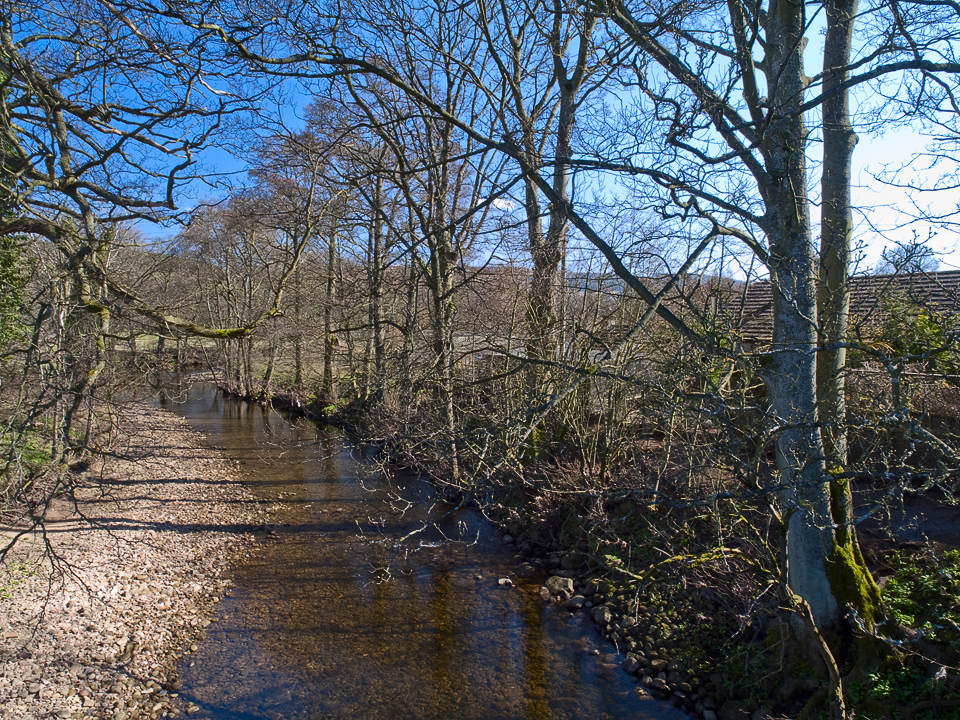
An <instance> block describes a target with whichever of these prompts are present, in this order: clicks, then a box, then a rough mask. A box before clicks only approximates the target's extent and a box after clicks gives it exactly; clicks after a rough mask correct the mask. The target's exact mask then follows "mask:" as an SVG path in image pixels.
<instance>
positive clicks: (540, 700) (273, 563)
mask: <svg viewBox="0 0 960 720" xmlns="http://www.w3.org/2000/svg"><path fill="white" fill-rule="evenodd" d="M161 404H162V405H163V406H165V407H167V408H169V409H171V410H173V411H174V412H176V413H178V414H179V415H183V416H185V417H186V418H187V420H188V421H189V422H190V424H191V425H192V426H193V427H194V428H195V429H197V430H199V431H200V432H202V433H204V434H205V435H206V436H207V441H208V442H209V443H210V444H211V445H212V446H215V447H218V448H222V449H223V450H224V451H225V453H226V455H227V456H228V457H231V458H234V459H236V460H239V461H240V466H239V470H240V472H241V473H242V476H243V477H244V478H245V479H246V480H247V481H248V482H249V487H250V488H251V489H252V491H253V492H254V493H255V494H256V495H257V496H258V497H259V498H260V499H262V500H265V501H268V507H269V508H270V512H271V518H270V519H269V520H268V522H269V523H271V524H273V525H274V531H275V533H276V534H267V533H265V532H263V531H261V532H260V533H258V534H257V535H256V540H255V541H254V542H253V544H252V545H251V546H248V547H247V548H245V549H244V551H243V552H242V553H241V555H240V557H238V558H237V559H236V561H235V565H234V566H233V567H232V568H231V569H230V571H229V573H228V577H232V578H233V580H234V581H235V582H236V587H235V589H234V590H233V592H232V593H231V595H230V596H229V597H225V598H224V599H223V601H222V602H221V603H220V606H219V615H218V619H217V620H216V621H215V622H214V623H213V624H212V625H210V626H209V628H207V634H206V638H205V639H204V640H203V641H202V642H201V643H200V645H199V648H198V651H197V652H196V653H193V654H190V655H187V656H185V659H184V661H183V666H182V668H181V673H182V688H181V690H180V694H181V696H182V697H184V698H185V699H187V700H190V701H193V702H195V703H196V704H197V705H199V706H200V708H201V710H200V712H198V713H196V714H195V715H192V716H191V717H193V718H218V719H231V720H241V719H243V720H247V719H249V720H254V719H260V718H262V719H264V720H298V719H301V718H302V719H304V720H306V719H307V718H310V719H318V718H371V719H373V718H391V719H392V718H424V719H426V718H477V719H482V720H497V719H500V718H504V719H505V718H538V719H539V718H557V719H558V720H559V719H570V720H573V719H574V718H583V719H584V720H602V719H604V718H611V719H612V718H658V719H660V720H668V719H669V720H676V719H677V718H680V717H681V716H680V713H679V712H677V711H675V710H674V709H673V708H671V707H669V706H667V705H666V704H663V703H658V702H655V701H653V700H650V699H644V698H641V697H638V696H637V694H636V693H635V692H634V688H635V687H636V685H635V683H634V681H633V679H632V678H630V677H629V676H627V675H626V674H625V673H624V672H623V671H622V670H621V669H620V662H621V661H622V659H623V658H622V656H620V655H616V654H615V653H614V652H613V648H612V647H611V646H609V645H607V644H605V643H604V642H603V641H602V640H601V638H600V637H599V636H598V635H597V633H596V631H595V630H594V629H593V627H592V626H591V624H590V623H589V622H588V621H587V620H586V619H585V617H584V616H583V615H571V614H570V613H568V612H566V611H565V610H563V609H562V607H560V606H557V605H551V604H547V603H544V602H543V600H541V598H540V597H539V595H538V593H537V590H538V588H539V586H540V584H541V583H542V581H543V578H542V577H531V578H524V577H520V576H519V575H518V568H519V563H518V561H517V560H516V559H515V558H514V557H513V555H512V554H511V553H509V552H508V551H507V549H505V548H504V546H503V545H502V543H501V542H500V541H499V540H498V539H497V537H496V536H495V534H494V533H493V531H492V529H491V528H490V526H489V525H488V524H487V523H486V522H485V521H484V520H483V519H482V518H481V517H480V516H479V515H478V514H477V513H476V512H474V511H471V510H469V509H468V510H454V509H453V508H451V507H449V506H448V505H445V504H443V503H440V502H438V501H437V500H436V498H435V497H434V495H433V493H432V492H431V488H430V486H429V484H428V483H427V482H425V481H423V480H420V479H417V478H414V477H404V476H398V475H396V474H392V475H385V474H383V473H376V472H374V471H373V465H372V463H371V462H370V461H369V460H364V459H363V458H362V457H361V455H362V453H360V451H359V450H357V448H355V447H353V446H351V445H350V444H349V443H346V442H345V441H344V440H343V439H342V438H341V437H339V436H338V435H337V434H336V433H334V432H331V431H329V430H325V429H321V428H318V427H317V426H315V425H313V424H312V423H307V422H297V423H295V424H291V423H290V422H288V420H287V419H286V418H285V417H283V416H281V415H280V414H279V413H276V412H274V411H270V410H265V409H263V408H261V407H259V406H257V405H253V404H250V403H245V402H242V401H238V400H235V399H232V398H226V397H224V396H222V395H220V394H218V393H217V391H216V388H215V387H214V386H213V385H210V384H199V385H194V386H192V387H186V388H184V390H183V392H182V394H180V395H179V397H176V398H175V399H174V396H173V395H172V394H171V396H169V397H168V398H166V399H164V400H162V401H161ZM424 527H426V529H425V530H422V531H421V532H416V533H415V534H411V533H413V532H414V531H416V530H420V529H421V528H424ZM504 577H510V578H512V580H513V582H514V583H515V585H514V586H513V587H509V586H508V587H504V586H501V585H499V584H498V579H499V578H504Z"/></svg>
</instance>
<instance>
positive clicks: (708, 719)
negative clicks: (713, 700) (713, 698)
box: [703, 710, 717, 720]
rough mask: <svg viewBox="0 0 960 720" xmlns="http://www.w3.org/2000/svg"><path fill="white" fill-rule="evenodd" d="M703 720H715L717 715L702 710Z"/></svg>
mask: <svg viewBox="0 0 960 720" xmlns="http://www.w3.org/2000/svg"><path fill="white" fill-rule="evenodd" d="M703 720H717V714H716V713H715V712H714V711H713V710H704V711H703Z"/></svg>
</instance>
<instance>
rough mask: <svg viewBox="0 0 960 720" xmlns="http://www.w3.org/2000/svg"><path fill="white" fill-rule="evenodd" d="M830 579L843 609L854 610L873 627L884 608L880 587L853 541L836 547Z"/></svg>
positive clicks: (830, 566)
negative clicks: (878, 612) (879, 609)
mask: <svg viewBox="0 0 960 720" xmlns="http://www.w3.org/2000/svg"><path fill="white" fill-rule="evenodd" d="M827 577H828V578H829V579H830V589H831V590H833V596H834V597H835V598H836V599H837V602H838V603H839V604H840V605H841V607H849V608H853V609H854V610H856V611H857V614H858V615H859V616H860V618H861V619H862V620H863V621H864V623H866V625H867V626H868V627H872V626H873V624H874V622H875V620H876V617H877V608H878V607H879V605H880V588H879V587H878V586H877V583H876V582H874V580H873V576H872V575H871V574H870V571H869V570H867V567H866V564H865V563H864V561H863V556H862V555H861V554H860V548H859V547H858V546H857V544H856V542H855V541H854V540H853V539H852V538H848V539H847V540H846V542H837V543H835V544H834V546H833V552H832V553H831V554H830V558H829V560H828V561H827Z"/></svg>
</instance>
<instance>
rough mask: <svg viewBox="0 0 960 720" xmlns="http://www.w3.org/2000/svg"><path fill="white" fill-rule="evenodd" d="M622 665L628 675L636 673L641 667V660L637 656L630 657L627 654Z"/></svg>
mask: <svg viewBox="0 0 960 720" xmlns="http://www.w3.org/2000/svg"><path fill="white" fill-rule="evenodd" d="M621 667H622V668H623V671H624V672H625V673H627V674H628V675H636V674H637V670H639V669H640V661H639V660H637V659H636V658H635V657H630V656H629V655H627V657H626V659H625V660H624V661H623V663H621Z"/></svg>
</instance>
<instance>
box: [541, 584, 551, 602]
mask: <svg viewBox="0 0 960 720" xmlns="http://www.w3.org/2000/svg"><path fill="white" fill-rule="evenodd" d="M538 593H539V595H540V599H541V600H549V599H550V590H549V588H547V587H546V586H545V585H541V586H540V590H539V591H538Z"/></svg>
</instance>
